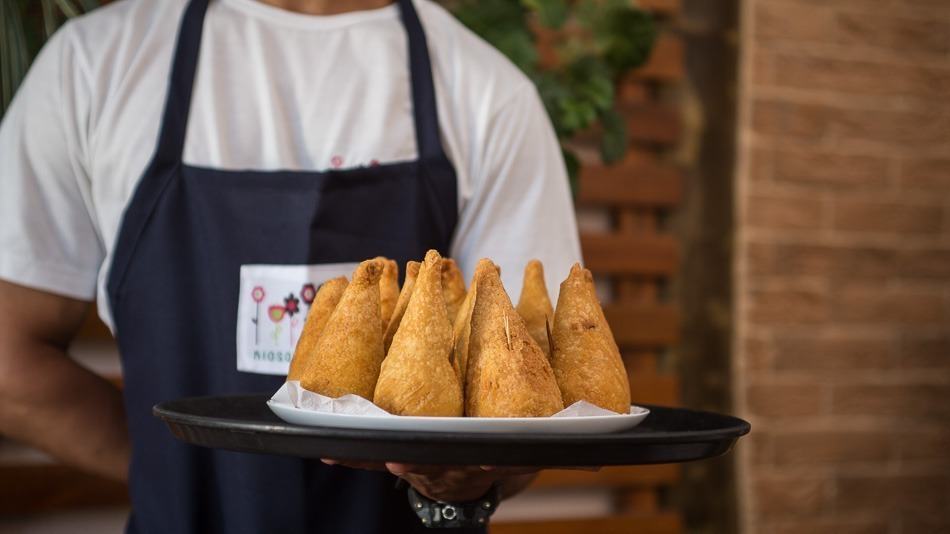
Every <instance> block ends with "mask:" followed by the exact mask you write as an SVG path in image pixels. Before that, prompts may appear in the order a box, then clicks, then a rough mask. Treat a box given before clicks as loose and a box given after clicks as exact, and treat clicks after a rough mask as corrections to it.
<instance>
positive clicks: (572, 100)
mask: <svg viewBox="0 0 950 534" xmlns="http://www.w3.org/2000/svg"><path fill="white" fill-rule="evenodd" d="M442 3H443V4H445V5H446V7H448V8H449V9H450V10H451V11H452V12H453V13H454V14H455V16H456V17H458V18H459V20H461V21H462V23H463V24H465V25H466V26H468V27H469V28H470V29H472V30H473V31H474V32H475V33H477V34H479V35H480V36H481V37H482V38H484V39H485V40H487V41H488V42H489V43H491V44H492V45H493V46H495V47H496V48H498V49H499V50H500V51H501V52H502V53H504V54H505V55H506V56H508V58H509V59H511V60H512V61H513V62H514V63H515V65H517V66H518V67H519V68H520V69H521V70H522V71H524V73H525V74H527V75H528V77H530V78H531V79H532V80H533V81H534V83H535V84H536V85H537V87H538V92H539V94H540V95H541V99H542V100H543V101H544V106H545V108H547V111H548V114H549V115H550V116H551V121H552V122H553V124H554V129H555V131H556V132H557V135H558V138H559V139H560V140H561V142H562V151H563V152H564V160H565V163H566V164H567V168H568V172H569V173H570V175H571V182H572V184H576V178H577V171H578V167H579V164H578V160H577V157H576V156H575V155H574V154H573V153H572V152H571V151H570V150H569V149H567V148H565V147H564V142H565V141H568V140H570V139H571V138H572V137H574V136H575V135H576V134H577V133H578V132H580V131H582V130H586V129H588V128H590V127H591V126H592V125H594V124H596V123H599V124H600V129H599V131H598V135H599V143H600V152H601V158H602V159H603V160H604V162H606V163H612V162H615V161H617V160H618V159H620V158H621V157H623V155H624V153H625V152H626V150H627V131H626V124H625V121H624V120H623V117H622V116H621V115H620V113H618V111H617V109H616V107H615V105H614V102H615V94H614V88H615V86H616V84H617V81H618V80H619V79H620V77H621V76H623V75H624V74H625V73H627V72H628V71H630V70H631V69H634V68H636V67H638V66H640V65H642V64H643V63H644V62H645V61H646V60H647V58H648V57H649V55H650V51H651V49H652V47H653V42H654V39H655V37H656V29H655V26H654V24H653V19H652V18H650V16H649V15H648V14H647V13H645V12H644V11H642V10H640V9H637V8H635V7H632V6H631V3H630V0H442ZM539 30H540V31H543V32H545V34H547V36H549V37H553V49H554V52H555V54H556V57H555V60H554V61H542V58H541V57H540V56H539V52H538V46H537V36H538V31H539Z"/></svg>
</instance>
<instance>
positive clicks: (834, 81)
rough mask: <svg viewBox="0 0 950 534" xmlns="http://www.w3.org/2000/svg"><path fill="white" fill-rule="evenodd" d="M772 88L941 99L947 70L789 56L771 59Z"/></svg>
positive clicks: (947, 85)
mask: <svg viewBox="0 0 950 534" xmlns="http://www.w3.org/2000/svg"><path fill="white" fill-rule="evenodd" d="M771 64H772V65H773V68H772V70H773V72H774V79H773V80H772V85H776V86H779V87H791V88H797V89H808V90H822V91H831V92H837V93H841V94H843V95H848V96H850V95H855V94H859V95H860V94H867V95H894V96H899V95H910V96H920V97H942V96H943V95H946V94H948V93H950V69H947V68H945V67H931V66H923V65H910V64H894V63H882V62H874V61H865V60H856V59H837V58H829V57H815V56H802V55H789V54H775V55H774V56H773V57H772V58H771Z"/></svg>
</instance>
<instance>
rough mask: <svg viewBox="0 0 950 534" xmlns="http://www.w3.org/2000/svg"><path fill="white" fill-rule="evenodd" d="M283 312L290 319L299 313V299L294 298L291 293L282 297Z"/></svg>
mask: <svg viewBox="0 0 950 534" xmlns="http://www.w3.org/2000/svg"><path fill="white" fill-rule="evenodd" d="M284 311H286V312H287V315H289V316H291V317H293V316H294V314H295V313H297V312H299V311H300V299H298V298H297V297H295V296H294V294H293V293H291V294H289V295H287V296H286V297H284Z"/></svg>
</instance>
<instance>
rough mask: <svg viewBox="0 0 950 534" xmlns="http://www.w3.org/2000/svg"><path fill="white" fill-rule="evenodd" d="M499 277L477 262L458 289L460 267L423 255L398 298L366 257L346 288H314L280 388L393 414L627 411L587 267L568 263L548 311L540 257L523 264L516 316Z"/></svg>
mask: <svg viewBox="0 0 950 534" xmlns="http://www.w3.org/2000/svg"><path fill="white" fill-rule="evenodd" d="M500 273H501V270H500V269H499V267H498V266H497V265H495V264H494V263H493V262H492V261H491V260H488V259H483V260H480V261H479V262H478V264H477V266H476V268H475V274H474V276H473V277H472V282H471V285H470V287H469V289H468V291H467V292H466V291H465V286H464V282H463V281H462V278H461V271H460V270H459V269H458V266H457V265H455V263H454V262H453V261H451V260H450V259H448V258H442V257H441V256H440V255H439V254H438V253H437V252H436V251H429V253H427V254H426V258H425V261H424V262H423V263H419V262H413V261H410V262H408V263H407V264H406V281H405V283H404V284H403V287H402V289H401V290H398V291H397V289H398V282H397V277H398V268H397V267H396V266H395V262H393V261H392V260H388V259H386V258H382V257H378V258H374V259H372V260H367V261H364V262H363V263H361V264H360V265H359V266H358V267H357V268H356V270H355V271H354V273H353V282H352V283H349V284H347V281H346V278H344V277H339V278H335V279H332V280H328V281H327V282H325V283H324V284H323V285H322V286H321V287H320V289H319V291H318V292H317V295H316V297H315V299H314V302H313V306H312V309H311V312H310V314H309V316H308V318H307V323H306V325H305V327H304V332H303V334H302V335H301V339H300V342H299V343H298V345H297V348H296V351H295V354H294V359H293V361H292V362H291V369H290V373H289V374H288V380H295V379H296V380H300V381H301V384H302V385H303V386H304V387H305V388H306V389H309V390H311V391H315V392H317V393H321V394H324V395H327V396H331V397H338V396H341V395H344V394H347V393H354V394H357V395H360V396H362V397H364V398H367V399H373V400H374V401H375V402H376V403H377V404H379V405H380V406H381V407H383V408H384V409H386V410H388V411H391V413H395V414H400V415H462V414H463V413H464V415H467V416H477V417H543V416H546V415H551V414H552V413H555V412H557V411H559V410H560V409H562V408H563V407H564V406H568V405H570V404H573V403H574V402H576V401H578V400H585V401H587V402H590V403H592V404H595V405H598V406H600V407H602V408H606V409H608V410H612V411H615V412H618V413H627V412H628V410H629V406H630V389H629V380H628V377H627V372H626V369H625V368H624V365H623V360H622V358H621V356H620V351H619V349H618V348H617V344H616V342H615V341H614V337H613V334H612V332H611V331H610V327H609V325H608V324H607V321H606V319H605V317H604V314H603V310H602V308H601V306H600V303H599V302H598V300H597V296H596V293H595V290H594V283H593V277H592V275H591V273H590V271H588V270H587V269H584V268H583V267H581V266H580V265H579V264H576V265H574V267H573V268H572V269H571V272H570V274H569V275H568V277H567V279H565V280H564V282H563V283H562V284H561V286H560V295H559V298H558V301H557V306H556V308H555V309H554V310H552V306H551V301H550V299H549V297H548V293H547V288H546V286H545V283H544V270H543V266H542V265H541V263H540V262H539V261H537V260H533V261H531V262H530V263H528V265H527V266H526V267H525V271H524V285H523V288H522V293H521V296H520V298H519V302H518V307H517V308H514V307H513V306H512V304H511V300H510V299H509V298H508V295H507V293H506V292H505V289H504V286H503V285H502V282H501V278H500ZM384 293H388V295H389V297H388V299H389V300H390V301H391V302H392V304H391V305H392V316H391V317H390V319H389V321H388V323H387V322H385V321H384V320H383V316H384V315H385V314H386V313H387V308H388V305H386V304H385V303H384V302H383V301H384V300H385V299H384V298H383V296H382V295H383V294H384ZM397 294H398V297H396V298H393V297H394V295H397ZM393 301H394V302H393ZM453 303H454V304H453ZM453 307H454V308H455V309H457V310H458V313H457V314H456V313H455V312H454V310H453ZM453 319H454V320H453ZM368 325H369V327H367V326H368ZM372 325H378V326H379V328H378V329H374V328H372V327H371V326H372ZM384 325H385V328H384ZM374 332H375V333H374ZM377 334H379V335H377ZM384 356H385V357H384Z"/></svg>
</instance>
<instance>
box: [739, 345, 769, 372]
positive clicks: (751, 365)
mask: <svg viewBox="0 0 950 534" xmlns="http://www.w3.org/2000/svg"><path fill="white" fill-rule="evenodd" d="M742 346H743V356H744V357H745V367H746V368H747V369H750V370H762V369H768V368H769V367H770V365H771V363H770V362H771V354H770V353H771V343H769V342H768V341H766V340H764V339H762V338H754V337H748V338H745V340H743V343H742Z"/></svg>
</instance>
